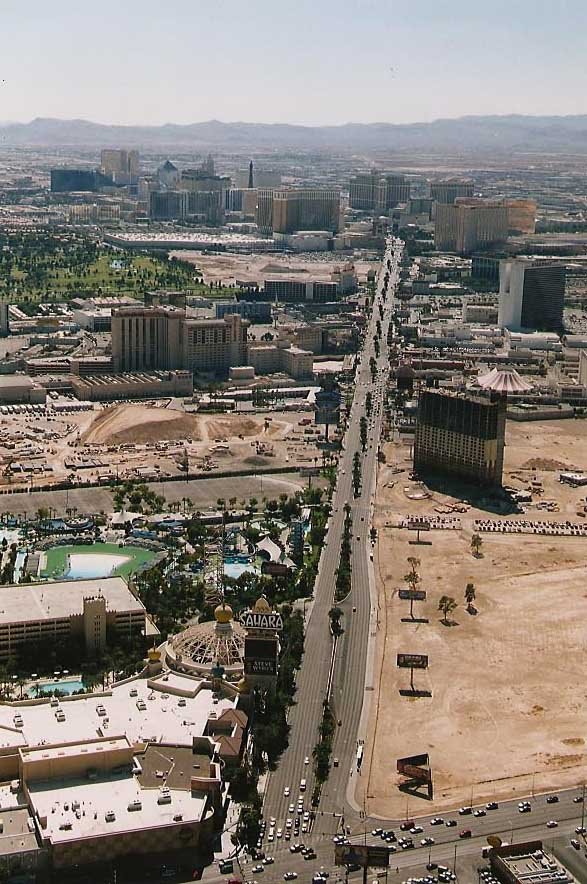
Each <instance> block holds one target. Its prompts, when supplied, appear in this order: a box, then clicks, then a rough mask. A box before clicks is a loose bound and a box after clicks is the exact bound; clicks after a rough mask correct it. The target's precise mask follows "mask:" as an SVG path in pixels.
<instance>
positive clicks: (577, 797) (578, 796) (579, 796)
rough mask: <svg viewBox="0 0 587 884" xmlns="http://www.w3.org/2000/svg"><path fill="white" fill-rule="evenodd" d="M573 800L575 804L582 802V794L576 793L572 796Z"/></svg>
mask: <svg viewBox="0 0 587 884" xmlns="http://www.w3.org/2000/svg"><path fill="white" fill-rule="evenodd" d="M573 802H574V803H575V804H582V803H583V796H582V795H576V796H575V797H574V798H573Z"/></svg>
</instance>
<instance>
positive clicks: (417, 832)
mask: <svg viewBox="0 0 587 884" xmlns="http://www.w3.org/2000/svg"><path fill="white" fill-rule="evenodd" d="M423 831H424V829H423V828H422V826H412V828H411V829H410V834H411V835H420V834H421V833H422V832H423Z"/></svg>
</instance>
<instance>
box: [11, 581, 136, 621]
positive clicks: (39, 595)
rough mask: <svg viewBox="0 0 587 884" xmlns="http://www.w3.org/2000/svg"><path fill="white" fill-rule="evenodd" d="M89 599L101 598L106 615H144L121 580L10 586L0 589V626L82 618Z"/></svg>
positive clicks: (48, 582)
mask: <svg viewBox="0 0 587 884" xmlns="http://www.w3.org/2000/svg"><path fill="white" fill-rule="evenodd" d="M90 596H103V597H104V598H105V599H106V608H107V610H109V611H145V608H144V605H143V604H142V603H141V602H140V601H139V600H138V599H137V598H135V596H134V595H133V594H132V592H131V591H130V589H129V588H128V586H127V584H126V582H125V581H124V580H123V579H122V577H102V578H98V579H94V580H63V581H55V582H50V581H47V582H44V583H31V584H30V585H26V586H22V585H21V584H9V585H8V586H2V587H0V626H2V625H4V624H8V623H26V622H30V621H36V620H58V619H65V618H68V617H72V616H75V615H81V614H82V613H83V608H84V598H87V597H90Z"/></svg>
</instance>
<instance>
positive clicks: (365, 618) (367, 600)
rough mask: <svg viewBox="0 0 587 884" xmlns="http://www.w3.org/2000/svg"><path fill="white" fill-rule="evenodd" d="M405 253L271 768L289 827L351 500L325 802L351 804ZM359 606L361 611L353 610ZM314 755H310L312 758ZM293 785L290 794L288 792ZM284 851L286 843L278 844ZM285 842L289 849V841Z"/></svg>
mask: <svg viewBox="0 0 587 884" xmlns="http://www.w3.org/2000/svg"><path fill="white" fill-rule="evenodd" d="M400 253H401V243H400V242H399V241H398V240H395V241H393V240H392V241H390V242H389V243H388V246H387V249H386V252H385V256H384V259H383V262H382V264H381V268H380V272H379V276H378V280H377V287H376V298H375V303H374V307H373V311H372V315H371V320H370V322H369V324H368V326H367V328H366V330H365V336H364V345H363V349H362V351H361V354H360V356H361V358H360V366H359V368H358V370H357V379H356V386H355V395H354V400H353V405H352V409H351V413H350V415H349V420H348V426H347V432H346V435H345V442H344V450H343V452H342V455H341V457H340V460H339V467H338V479H337V487H336V491H335V493H334V496H333V502H332V504H333V508H332V515H331V518H330V524H329V529H328V533H327V537H326V540H325V545H324V549H323V552H322V556H321V559H320V565H319V570H318V577H317V580H316V584H315V588H314V604H313V607H312V612H311V616H310V618H309V622H308V625H307V629H306V637H305V652H304V659H303V664H302V667H301V669H300V672H299V673H298V679H297V691H296V697H295V700H296V703H295V706H293V707H292V708H291V710H290V717H289V723H290V728H291V730H290V738H289V745H288V748H287V749H286V751H285V752H284V754H283V756H282V758H281V760H280V763H279V766H278V769H277V770H276V771H275V772H274V773H272V774H271V776H270V778H269V783H268V788H267V792H266V797H265V803H264V809H263V812H264V816H265V819H270V818H271V817H274V818H275V819H276V828H280V827H281V828H282V829H283V828H284V826H285V823H286V820H287V819H288V818H292V813H291V812H290V811H289V806H290V804H292V803H293V804H294V805H296V807H297V799H298V796H299V795H302V796H303V798H304V807H305V809H309V804H310V797H311V794H312V788H313V783H314V777H313V764H312V749H313V748H314V746H315V745H316V742H317V739H318V727H319V724H320V721H321V717H322V709H323V702H324V700H325V699H326V695H327V686H328V681H329V673H330V666H331V655H332V641H331V637H330V631H329V617H328V612H329V610H330V608H331V607H332V605H333V593H334V583H335V574H336V569H337V567H338V564H339V560H340V545H341V538H342V531H343V521H344V508H345V504H346V503H347V502H348V504H349V505H350V506H351V510H352V518H353V528H352V562H351V564H352V589H351V594H350V598H349V599H348V600H347V601H346V602H345V604H344V610H345V617H344V624H343V625H344V629H345V633H344V636H343V639H342V641H341V642H339V647H340V650H341V660H342V663H341V662H340V661H339V669H337V670H336V672H338V673H340V671H341V670H340V666H343V667H344V673H345V677H344V678H343V679H342V682H341V679H340V677H339V678H337V682H338V683H342V694H341V693H340V687H338V688H337V692H335V694H334V695H333V701H334V713H335V717H336V718H337V719H340V721H341V726H340V727H338V728H337V733H336V736H335V741H334V749H333V757H334V756H336V757H339V759H340V761H339V766H338V767H337V768H334V767H333V768H332V769H331V773H330V779H329V781H328V786H327V789H326V791H325V794H324V797H323V799H322V802H321V807H322V806H325V807H326V808H327V810H328V811H329V812H330V815H331V817H332V811H335V810H338V812H341V811H342V810H343V809H344V793H345V790H346V785H347V781H348V778H349V772H350V768H351V760H352V759H354V758H355V756H356V741H357V732H358V727H359V720H360V717H361V710H362V706H363V697H364V693H365V671H366V660H367V645H368V639H369V621H370V616H371V586H370V581H369V566H370V564H371V562H370V558H369V557H370V542H369V511H370V504H371V498H372V491H373V488H374V482H375V469H376V464H377V448H378V444H379V435H380V429H381V411H382V399H383V390H384V387H385V382H386V379H387V372H388V369H389V359H388V357H387V344H386V341H387V329H388V325H389V318H390V315H391V312H392V309H393V290H394V285H395V282H396V280H397V277H398V270H397V264H398V263H399V255H400ZM388 259H389V260H390V261H391V262H392V265H393V269H392V272H391V274H390V276H391V278H390V282H389V293H388V296H387V299H386V301H385V302H383V301H382V291H383V286H384V276H385V272H386V269H387V261H388ZM379 303H382V305H383V310H384V318H383V321H382V323H381V325H382V333H381V343H380V356H379V359H378V360H377V373H376V375H375V382H374V383H373V382H372V379H371V371H370V365H369V360H370V359H371V357H373V358H375V351H374V344H373V337H374V335H375V332H376V321H377V319H378V318H379V309H378V305H379ZM367 392H371V393H372V398H373V410H372V415H371V420H370V426H369V432H368V443H367V449H366V452H365V453H362V452H361V446H360V419H361V417H362V416H363V415H365V396H366V394H367ZM357 451H359V453H360V455H361V466H362V486H361V490H360V494H359V496H358V497H357V498H355V497H354V493H353V485H352V472H353V458H354V455H355V452H357ZM354 608H356V611H354V610H353V609H354ZM306 759H307V761H306ZM302 779H305V780H306V782H307V786H306V790H305V791H304V792H301V791H300V783H301V780H302ZM288 790H289V794H286V792H287V791H288ZM276 846H277V847H278V849H279V850H281V849H283V848H282V847H281V842H280V843H279V844H278V845H276ZM284 848H285V849H289V845H288V844H287V843H285V844H284Z"/></svg>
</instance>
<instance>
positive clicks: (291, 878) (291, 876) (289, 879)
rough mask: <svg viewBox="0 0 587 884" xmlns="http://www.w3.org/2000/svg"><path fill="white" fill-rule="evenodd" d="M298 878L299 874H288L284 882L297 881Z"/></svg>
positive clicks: (284, 877)
mask: <svg viewBox="0 0 587 884" xmlns="http://www.w3.org/2000/svg"><path fill="white" fill-rule="evenodd" d="M297 877H298V873H297V872H286V873H285V875H284V876H283V880H284V881H295V879H296V878H297Z"/></svg>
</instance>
